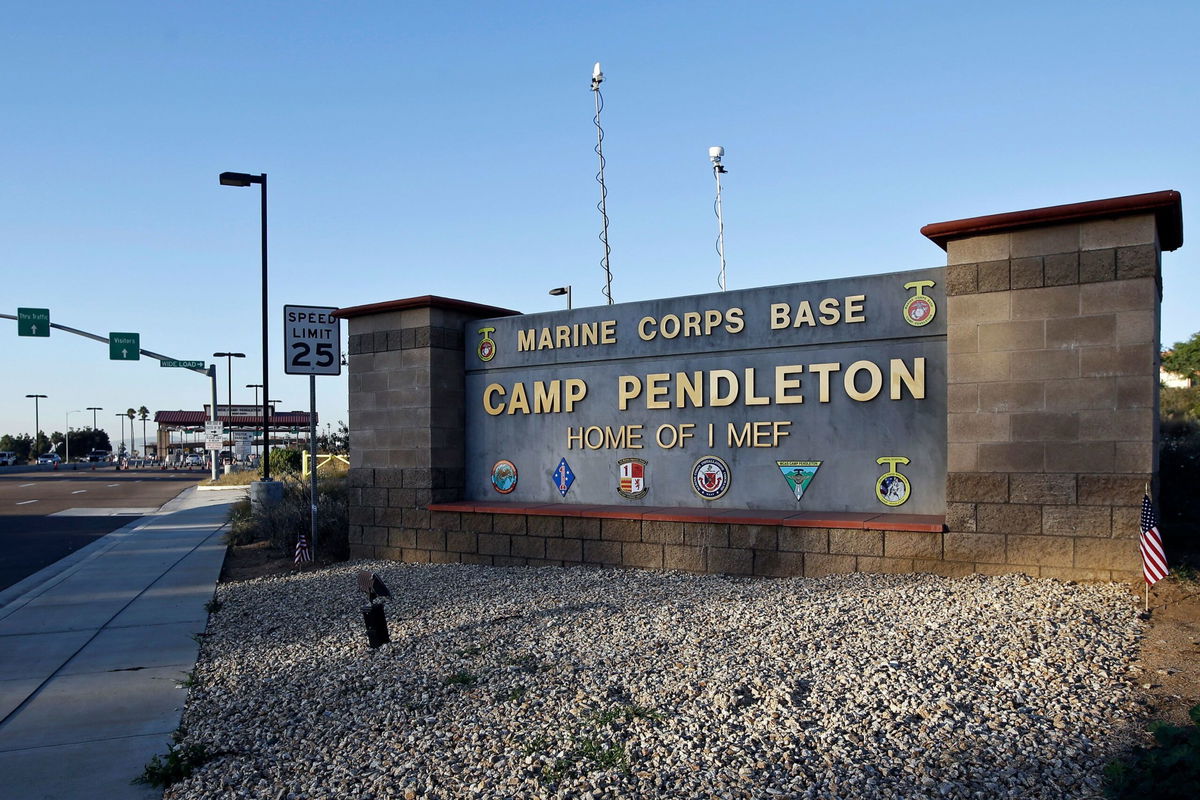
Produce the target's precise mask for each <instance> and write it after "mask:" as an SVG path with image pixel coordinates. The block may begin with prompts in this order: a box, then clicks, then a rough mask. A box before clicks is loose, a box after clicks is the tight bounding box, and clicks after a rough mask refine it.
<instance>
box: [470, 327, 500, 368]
mask: <svg viewBox="0 0 1200 800" xmlns="http://www.w3.org/2000/svg"><path fill="white" fill-rule="evenodd" d="M495 330H496V329H495V328H480V329H479V332H480V333H482V334H483V338H482V339H480V340H479V346H478V347H476V348H475V355H477V356H479V360H480V361H491V360H492V359H493V358H495V357H496V340H495V339H493V338H492V337H491V334H492V333H493V332H494V331H495Z"/></svg>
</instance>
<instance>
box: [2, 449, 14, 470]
mask: <svg viewBox="0 0 1200 800" xmlns="http://www.w3.org/2000/svg"><path fill="white" fill-rule="evenodd" d="M16 463H17V454H16V453H14V452H12V451H11V450H0V467H11V466H12V465H13V464H16Z"/></svg>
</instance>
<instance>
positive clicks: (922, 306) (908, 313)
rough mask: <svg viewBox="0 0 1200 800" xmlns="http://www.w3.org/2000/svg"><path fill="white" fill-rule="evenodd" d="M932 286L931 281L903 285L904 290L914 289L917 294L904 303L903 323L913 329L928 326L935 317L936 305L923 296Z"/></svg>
mask: <svg viewBox="0 0 1200 800" xmlns="http://www.w3.org/2000/svg"><path fill="white" fill-rule="evenodd" d="M933 285H934V282H933V281H909V282H908V283H906V284H904V288H905V289H915V290H916V292H917V293H916V294H914V295H913V296H912V297H910V298H908V300H906V301H905V302H904V321H905V322H907V323H908V324H909V325H912V326H913V327H914V328H919V327H921V326H922V325H928V324H929V323H931V322H933V318H934V317H935V316H936V315H937V304H936V303H934V302H933V298H932V297H930V296H929V295H927V294H925V290H926V289H929V288H931V287H932V286H933Z"/></svg>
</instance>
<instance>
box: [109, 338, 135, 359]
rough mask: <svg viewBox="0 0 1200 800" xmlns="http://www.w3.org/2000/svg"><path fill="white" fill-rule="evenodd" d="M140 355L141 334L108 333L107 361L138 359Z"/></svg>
mask: <svg viewBox="0 0 1200 800" xmlns="http://www.w3.org/2000/svg"><path fill="white" fill-rule="evenodd" d="M141 357H142V335H141V334H140V333H110V334H108V360H109V361H138V360H140V359H141Z"/></svg>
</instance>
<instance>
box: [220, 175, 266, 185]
mask: <svg viewBox="0 0 1200 800" xmlns="http://www.w3.org/2000/svg"><path fill="white" fill-rule="evenodd" d="M220 180H221V185H222V186H249V185H250V184H252V183H262V182H263V176H262V175H251V174H249V173H247V172H222V173H221V175H220Z"/></svg>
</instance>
